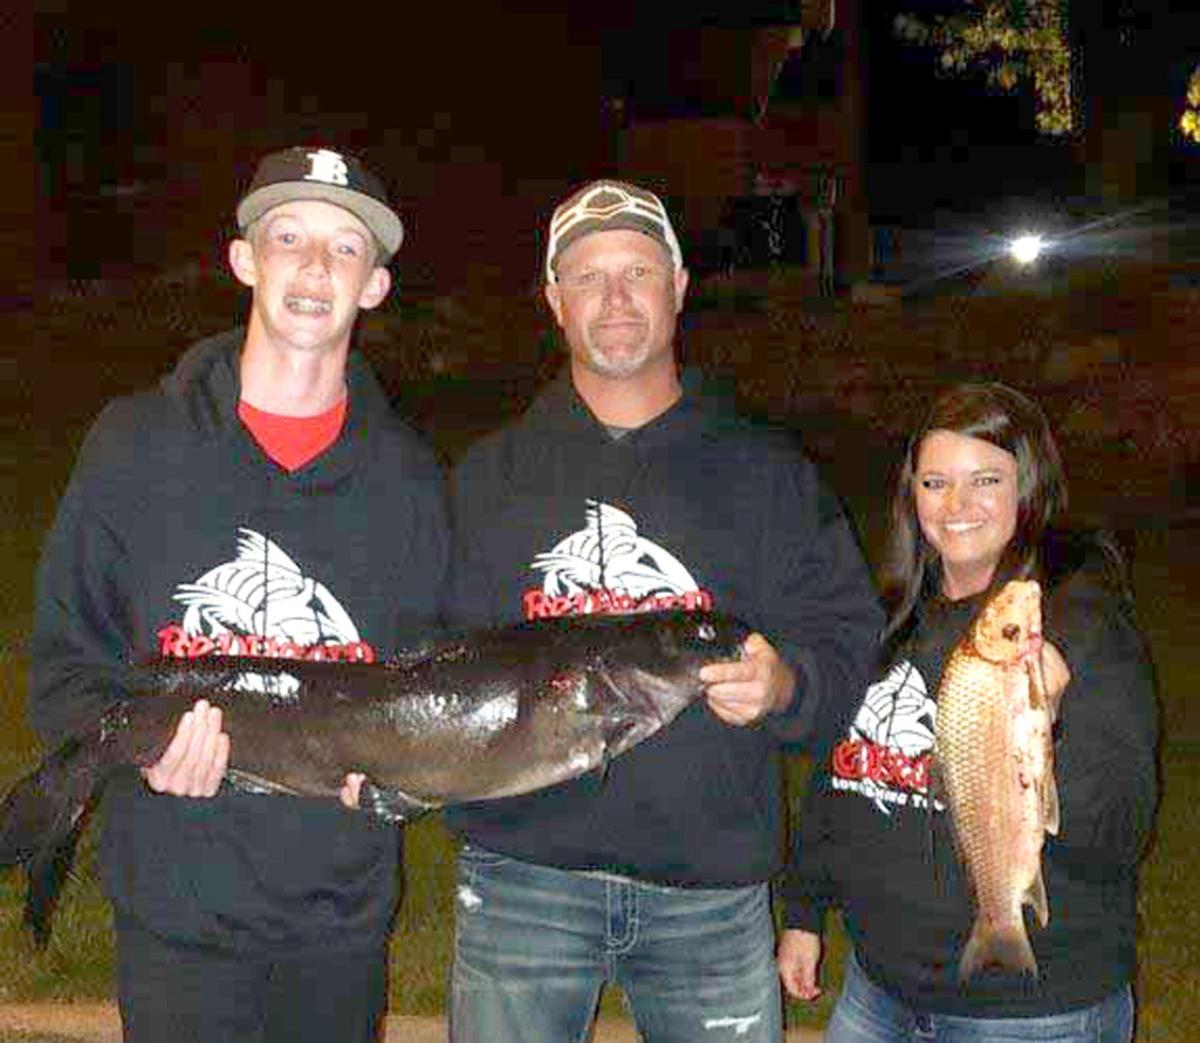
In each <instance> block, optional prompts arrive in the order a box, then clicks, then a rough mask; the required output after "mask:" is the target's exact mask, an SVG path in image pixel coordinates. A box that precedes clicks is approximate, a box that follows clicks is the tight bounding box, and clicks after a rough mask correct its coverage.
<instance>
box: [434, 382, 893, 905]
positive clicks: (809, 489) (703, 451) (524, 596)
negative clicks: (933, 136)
mask: <svg viewBox="0 0 1200 1043" xmlns="http://www.w3.org/2000/svg"><path fill="white" fill-rule="evenodd" d="M453 492H454V495H453V513H454V522H455V544H454V551H453V553H452V575H453V580H452V585H451V589H452V596H451V611H452V614H453V615H454V616H455V617H456V618H457V620H458V621H459V622H460V623H463V624H496V623H501V622H511V621H514V620H518V619H536V618H539V617H541V616H547V615H560V614H569V613H580V612H594V611H613V610H618V611H621V610H632V609H652V608H657V607H663V608H666V607H674V606H683V607H691V606H701V607H713V608H716V609H719V610H724V611H727V612H731V613H734V614H735V615H739V616H741V617H742V618H743V619H744V620H745V621H746V622H748V623H749V624H750V625H751V626H753V627H755V628H757V629H759V630H761V632H762V633H763V634H764V635H765V636H766V637H767V639H768V640H770V641H771V642H772V644H773V645H774V646H775V647H776V649H778V651H779V652H780V654H781V655H782V656H783V657H784V658H785V659H786V660H787V661H788V662H789V663H790V664H791V665H792V667H793V668H794V669H795V672H796V695H795V700H794V702H793V704H792V706H791V708H790V709H789V710H788V712H786V713H784V714H782V715H779V716H773V717H770V718H768V719H767V720H766V721H764V722H762V723H760V724H757V725H754V726H751V727H745V728H738V727H733V726H730V725H727V724H723V723H722V722H721V721H719V720H718V719H717V718H716V717H715V716H714V715H713V714H712V713H711V711H709V710H708V709H707V707H706V706H705V705H703V704H702V703H697V704H695V705H693V706H692V707H690V708H689V709H688V710H687V711H685V712H684V714H683V715H682V716H681V717H680V718H679V719H677V720H676V721H675V722H674V723H673V724H672V725H671V726H670V727H669V728H667V729H666V730H665V731H663V732H662V733H660V734H659V735H657V736H655V737H654V738H652V739H650V740H648V741H647V742H645V743H643V744H641V745H640V746H638V747H636V748H635V749H633V750H632V751H630V752H629V753H627V754H624V755H623V756H621V757H619V758H617V759H616V760H615V761H614V762H613V763H612V764H611V765H610V766H609V767H608V770H607V772H606V773H605V774H604V775H603V776H602V777H601V776H592V777H586V778H583V779H580V780H577V781H575V782H571V783H567V784H564V785H561V786H557V787H554V788H552V789H549V790H545V791H542V792H540V793H536V794H533V795H530V796H525V797H517V798H511V799H508V800H502V801H495V802H492V803H489V804H482V803H481V804H473V805H465V806H463V807H460V808H456V809H451V811H450V812H449V813H448V816H447V817H448V820H449V822H450V824H451V826H452V827H454V828H456V829H457V830H459V831H461V832H462V833H463V834H465V836H466V837H467V838H468V839H469V840H471V841H472V842H474V843H476V844H478V845H481V846H484V847H487V848H491V849H493V850H496V851H500V852H503V853H505V854H508V855H511V856H513V857H516V858H520V859H523V860H525V861H530V862H534V863H540V864H545V865H553V866H559V867H565V868H575V869H598V870H605V871H610V872H615V873H621V874H625V875H629V876H632V877H636V878H640V879H645V880H650V881H657V882H663V883H669V884H677V885H697V886H718V887H719V886H733V885H743V884H750V883H756V882H761V881H764V880H766V879H767V878H768V877H769V876H770V875H771V874H772V873H773V872H774V871H775V870H776V868H777V867H778V864H779V860H780V857H781V839H782V814H781V803H780V799H779V789H780V780H779V762H778V758H779V750H780V746H781V743H782V742H785V741H797V742H799V741H803V740H805V739H806V738H807V737H808V734H809V731H810V726H811V722H812V720H813V715H814V712H815V709H816V706H817V704H818V703H819V702H820V701H821V700H837V699H842V698H845V697H846V695H847V693H849V692H853V691H855V690H856V688H857V685H858V683H859V679H860V678H861V677H862V676H863V675H862V673H861V670H862V668H863V666H864V664H865V663H866V662H867V661H868V660H869V654H870V650H871V648H872V647H873V644H874V641H875V638H876V635H877V631H878V628H879V625H880V623H881V617H880V615H879V612H878V609H877V606H876V599H875V596H874V593H873V591H872V588H871V584H870V579H869V576H868V573H867V569H866V566H865V564H864V562H863V559H862V557H861V555H860V553H859V549H858V546H857V543H856V541H855V539H854V536H853V534H852V533H851V531H850V529H849V527H848V525H847V522H846V520H845V517H844V515H843V513H842V511H841V509H840V506H839V505H838V503H837V502H836V501H835V499H834V498H833V497H832V496H831V495H830V494H829V493H828V491H826V490H825V489H824V488H823V487H822V485H821V484H820V482H819V481H818V478H817V475H816V472H815V470H814V468H813V466H812V464H811V463H810V462H809V461H808V460H806V459H805V458H804V457H803V456H802V455H801V454H800V453H799V452H798V451H797V449H796V448H795V446H794V445H793V444H792V443H791V440H790V439H788V438H787V437H785V436H784V435H783V434H782V433H779V432H770V431H767V430H764V429H759V428H757V427H754V426H752V425H750V424H748V423H746V422H744V421H741V420H738V419H735V418H734V417H733V416H732V415H731V414H730V413H729V412H728V411H726V410H724V409H722V408H720V407H719V406H718V405H717V403H716V401H715V399H714V397H713V396H712V395H711V394H708V393H706V392H704V391H703V390H702V389H701V388H700V387H699V386H698V385H697V384H696V382H695V381H694V380H693V379H692V377H691V376H690V375H689V376H686V377H685V385H684V395H683V397H682V398H681V399H680V401H679V402H677V403H676V404H675V405H674V406H673V407H672V408H670V409H668V410H667V411H666V412H665V413H663V414H662V415H661V416H659V417H657V418H655V419H654V420H652V421H651V422H650V423H648V424H646V425H645V426H643V427H641V428H638V429H637V430H634V431H631V432H629V433H628V434H626V435H625V436H624V437H621V438H616V439H614V437H613V436H612V434H610V432H608V431H607V430H606V429H605V428H604V426H603V425H602V424H601V423H600V422H599V421H598V420H597V419H596V418H595V416H594V415H593V414H592V413H591V412H590V411H589V410H588V408H587V406H586V405H585V404H584V403H583V401H582V400H581V399H580V398H579V397H578V395H577V394H576V393H575V391H574V388H573V386H572V384H571V382H570V380H569V379H568V377H567V375H566V373H565V372H564V374H563V376H561V377H560V378H559V379H558V380H556V381H554V382H553V383H552V384H551V385H550V386H549V387H548V388H547V389H546V390H545V391H544V392H543V393H542V395H541V396H540V397H539V398H538V399H537V400H536V401H535V403H534V404H533V406H532V407H531V408H530V410H529V411H528V412H527V413H526V415H525V416H524V417H523V418H521V420H520V421H519V422H517V423H516V424H514V425H513V426H511V427H509V428H507V429H506V430H504V431H502V432H500V433H498V434H497V435H495V436H492V437H490V438H488V439H486V440H484V441H483V442H482V443H480V444H479V445H477V446H475V447H473V448H472V450H470V451H469V452H468V453H467V455H466V456H465V457H464V459H463V460H462V462H461V463H460V464H459V466H458V467H457V468H456V469H455V472H454V477H453Z"/></svg>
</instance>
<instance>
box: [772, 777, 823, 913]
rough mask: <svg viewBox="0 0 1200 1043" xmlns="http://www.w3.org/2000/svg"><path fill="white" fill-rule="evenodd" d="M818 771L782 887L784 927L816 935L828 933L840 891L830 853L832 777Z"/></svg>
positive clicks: (803, 807) (803, 806) (812, 779)
mask: <svg viewBox="0 0 1200 1043" xmlns="http://www.w3.org/2000/svg"><path fill="white" fill-rule="evenodd" d="M818 770H819V769H814V772H813V774H812V775H811V776H810V778H809V786H808V792H807V793H806V794H805V796H804V799H803V801H802V802H801V807H800V809H799V812H798V815H797V820H798V824H797V826H796V831H795V836H794V839H793V841H792V850H791V852H790V854H789V858H788V863H787V866H786V867H785V869H784V874H783V878H782V880H781V883H780V891H779V894H780V898H781V899H782V903H783V925H784V927H788V928H799V929H800V930H802V931H809V932H811V933H813V934H821V933H822V931H823V929H824V923H825V914H826V913H827V912H828V911H829V910H830V909H833V908H834V907H836V905H837V889H836V886H835V884H834V877H833V873H832V871H831V870H830V868H829V864H828V861H827V859H826V857H825V856H826V853H827V852H828V851H829V845H830V844H831V843H833V840H832V837H831V833H832V823H831V821H830V819H829V809H830V802H829V788H828V777H827V776H826V775H825V774H824V773H823V772H822V773H821V774H820V776H819V777H818V774H817V772H818Z"/></svg>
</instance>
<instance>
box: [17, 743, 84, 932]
mask: <svg viewBox="0 0 1200 1043" xmlns="http://www.w3.org/2000/svg"><path fill="white" fill-rule="evenodd" d="M102 760H103V744H102V740H101V736H100V735H99V734H98V733H92V734H91V735H89V736H87V737H85V738H83V739H72V740H69V741H68V742H66V743H64V744H63V745H62V746H60V747H59V748H58V749H57V750H55V751H54V752H53V753H52V754H50V755H49V756H48V757H46V758H45V759H44V760H43V761H42V763H41V764H40V765H38V767H37V769H36V770H34V771H33V772H31V773H30V774H29V775H26V776H25V778H23V779H21V780H20V781H18V782H17V783H16V784H15V785H14V786H13V787H12V789H11V790H10V791H9V792H8V795H7V796H6V797H5V798H4V802H3V804H0V866H12V865H24V866H25V867H26V874H27V876H28V879H29V892H28V895H27V898H26V905H25V922H26V923H27V924H28V925H29V926H30V927H31V928H32V929H33V931H34V935H35V938H36V939H37V941H38V944H39V945H44V944H45V943H46V941H47V940H48V939H49V936H50V919H51V916H52V915H53V912H54V909H55V906H56V905H57V903H58V898H59V893H60V892H61V890H62V887H63V885H64V884H65V883H66V880H67V877H68V875H69V871H70V864H71V858H72V856H73V855H74V851H75V846H76V844H77V843H78V842H79V834H80V832H81V831H82V823H83V817H84V813H85V812H86V810H87V808H88V806H89V804H90V803H91V801H92V799H93V797H94V796H95V793H96V792H97V790H98V789H99V787H100V784H101V782H102V781H103V779H102V772H103V764H102Z"/></svg>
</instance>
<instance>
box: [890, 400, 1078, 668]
mask: <svg viewBox="0 0 1200 1043" xmlns="http://www.w3.org/2000/svg"><path fill="white" fill-rule="evenodd" d="M933 431H951V432H953V433H954V434H958V435H966V436H968V437H970V438H981V439H983V440H984V441H985V442H990V443H991V444H992V445H995V446H999V447H1000V448H1001V449H1003V450H1005V452H1008V453H1011V454H1012V455H1013V456H1014V457H1015V458H1016V461H1017V523H1016V528H1015V529H1014V531H1013V536H1012V539H1011V540H1010V541H1009V543H1008V545H1007V547H1005V549H1004V553H1003V555H1002V556H1001V559H1000V562H999V564H998V565H997V567H996V572H995V574H994V575H993V576H992V582H991V587H992V588H996V587H998V586H1000V585H1001V584H1003V583H1005V582H1007V581H1008V580H1010V579H1014V578H1027V577H1028V578H1034V579H1041V578H1042V572H1043V562H1042V560H1041V548H1042V545H1043V541H1044V539H1045V536H1046V533H1047V530H1048V528H1049V526H1050V523H1051V521H1052V520H1053V519H1054V517H1055V516H1056V515H1057V514H1058V513H1059V512H1060V511H1062V510H1063V509H1065V507H1066V504H1067V485H1066V479H1065V477H1064V475H1063V468H1062V459H1061V457H1060V456H1059V452H1058V446H1057V445H1056V444H1055V441H1054V436H1053V435H1052V434H1051V433H1050V425H1049V424H1048V423H1047V422H1046V417H1045V414H1043V413H1042V410H1041V409H1040V407H1039V406H1038V405H1037V404H1036V403H1035V402H1034V401H1033V400H1032V399H1030V398H1028V397H1026V396H1025V395H1023V394H1021V392H1019V391H1015V390H1014V389H1012V388H1010V387H1008V386H1006V385H1004V384H960V385H958V386H957V387H954V388H951V389H950V390H949V391H947V392H945V393H944V394H943V395H941V396H940V397H939V398H938V399H937V401H935V402H934V404H933V407H932V408H931V409H930V411H929V414H928V415H927V416H926V417H925V419H924V421H923V422H922V423H921V425H920V426H919V427H918V428H917V430H916V431H915V432H914V433H913V435H912V437H911V438H910V439H909V441H908V446H907V448H906V450H905V454H904V461H903V464H902V465H901V469H900V474H899V476H898V478H897V481H896V491H895V495H894V496H893V497H892V507H891V514H892V517H891V521H892V527H891V536H890V546H889V553H888V557H887V560H886V563H885V564H884V567H883V569H882V573H881V576H880V586H881V588H882V592H883V597H884V599H885V601H886V603H887V605H888V609H889V611H888V624H887V627H886V629H885V630H884V635H883V637H884V645H885V647H894V645H895V643H896V642H897V641H899V640H901V639H902V638H903V637H904V635H905V634H906V633H907V631H908V629H909V627H910V626H911V624H912V621H913V611H914V609H915V608H916V606H917V603H918V602H919V601H920V600H921V598H922V597H924V596H926V595H928V594H930V593H934V592H936V591H938V590H940V589H941V584H942V565H941V561H940V559H939V557H938V554H937V552H936V551H935V550H934V549H933V547H932V546H930V544H929V542H928V541H927V540H926V539H925V537H924V535H923V534H922V532H921V526H920V524H919V523H918V521H917V507H916V494H915V492H914V489H913V483H914V480H915V475H916V468H917V455H918V453H920V451H921V444H922V442H923V441H924V440H925V437H926V435H928V434H930V432H933Z"/></svg>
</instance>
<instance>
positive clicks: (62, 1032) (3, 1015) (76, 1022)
mask: <svg viewBox="0 0 1200 1043" xmlns="http://www.w3.org/2000/svg"><path fill="white" fill-rule="evenodd" d="M385 1039H386V1043H445V1041H446V1021H445V1019H444V1018H417V1017H409V1016H407V1015H403V1014H396V1015H392V1016H391V1017H389V1018H388V1020H387V1035H386V1037H385ZM820 1039H821V1033H820V1032H818V1031H816V1030H814V1029H806V1028H794V1029H789V1030H788V1033H787V1043H820ZM0 1041H11V1043H18V1041H20V1043H121V1019H120V1016H119V1015H118V1014H117V1008H116V1004H114V1003H28V1004H26V1003H0ZM636 1041H637V1036H636V1035H635V1033H634V1030H633V1025H632V1024H631V1023H630V1022H628V1021H625V1020H622V1019H618V1018H602V1019H601V1020H600V1021H599V1022H598V1023H597V1025H596V1034H595V1037H594V1039H593V1043H636Z"/></svg>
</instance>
